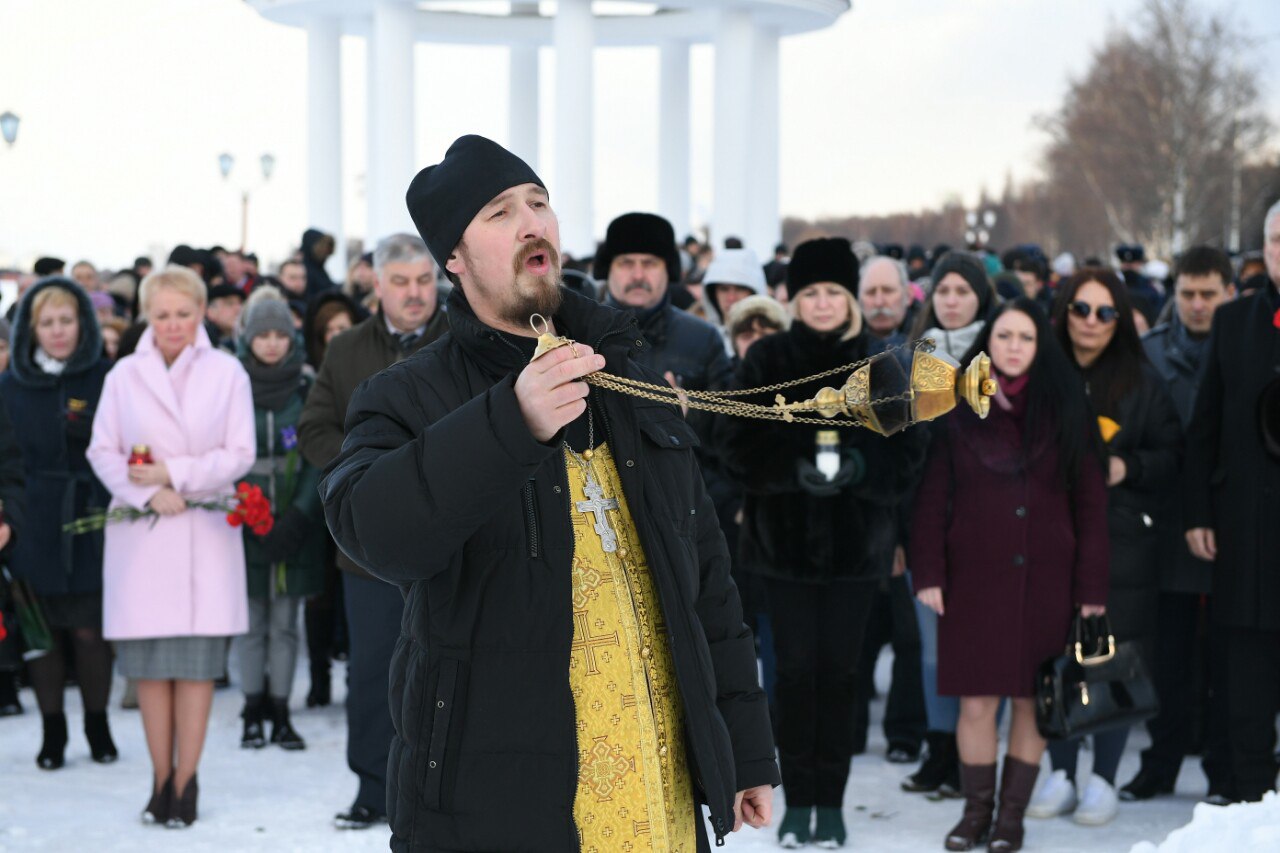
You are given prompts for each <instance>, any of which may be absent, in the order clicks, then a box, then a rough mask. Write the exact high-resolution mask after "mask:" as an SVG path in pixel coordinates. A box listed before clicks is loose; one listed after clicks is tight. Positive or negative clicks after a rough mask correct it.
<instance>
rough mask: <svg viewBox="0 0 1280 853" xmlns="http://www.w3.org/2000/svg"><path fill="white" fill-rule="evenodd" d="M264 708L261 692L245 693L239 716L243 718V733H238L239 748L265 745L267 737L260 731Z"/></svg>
mask: <svg viewBox="0 0 1280 853" xmlns="http://www.w3.org/2000/svg"><path fill="white" fill-rule="evenodd" d="M264 710H265V697H263V695H262V694H261V693H246V694H245V697H244V710H243V711H241V712H240V717H241V718H242V719H243V720H244V734H242V735H240V748H241V749H262V748H263V747H264V746H266V745H267V737H266V735H265V734H263V732H262V716H263V711H264Z"/></svg>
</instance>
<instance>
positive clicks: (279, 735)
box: [271, 696, 307, 750]
mask: <svg viewBox="0 0 1280 853" xmlns="http://www.w3.org/2000/svg"><path fill="white" fill-rule="evenodd" d="M271 742H272V743H278V744H280V746H281V748H283V749H289V750H295V749H306V748H307V743H306V741H304V740H303V739H302V737H301V736H300V735H299V734H298V733H297V732H295V731H294V730H293V726H291V725H290V724H289V700H288V699H278V698H276V697H275V696H272V697H271Z"/></svg>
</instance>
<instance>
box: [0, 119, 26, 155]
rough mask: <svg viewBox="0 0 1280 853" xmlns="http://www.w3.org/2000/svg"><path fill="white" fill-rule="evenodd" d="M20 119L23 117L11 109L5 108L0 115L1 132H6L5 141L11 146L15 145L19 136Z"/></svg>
mask: <svg viewBox="0 0 1280 853" xmlns="http://www.w3.org/2000/svg"><path fill="white" fill-rule="evenodd" d="M20 121H22V119H20V118H18V117H17V116H16V115H14V114H13V113H12V112H10V111H9V110H5V112H4V114H3V115H0V133H3V134H4V141H5V142H6V143H8V144H9V146H10V147H13V143H14V141H15V140H16V139H17V138H18V123H19V122H20Z"/></svg>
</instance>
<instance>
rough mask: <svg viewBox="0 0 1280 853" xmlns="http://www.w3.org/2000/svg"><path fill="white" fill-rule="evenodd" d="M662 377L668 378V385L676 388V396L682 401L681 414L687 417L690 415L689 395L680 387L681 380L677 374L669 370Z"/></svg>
mask: <svg viewBox="0 0 1280 853" xmlns="http://www.w3.org/2000/svg"><path fill="white" fill-rule="evenodd" d="M662 378H663V379H665V380H667V384H668V385H670V386H671V387H672V388H674V389H676V398H677V399H678V400H679V401H680V414H682V415H684V416H685V417H686V418H687V417H689V395H688V394H686V393H685V392H684V389H683V388H681V387H680V382H679V380H678V379H677V378H676V375H675V374H674V373H672V372H671V371H670V370H668V371H667V372H666V373H664V374H662Z"/></svg>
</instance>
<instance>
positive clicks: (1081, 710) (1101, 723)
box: [1036, 613, 1160, 740]
mask: <svg viewBox="0 0 1280 853" xmlns="http://www.w3.org/2000/svg"><path fill="white" fill-rule="evenodd" d="M1159 711H1160V701H1159V699H1158V698H1157V697H1156V688H1155V685H1154V684H1153V683H1152V681H1151V676H1150V675H1149V674H1148V673H1147V668H1146V665H1145V664H1144V663H1143V662H1142V654H1141V652H1140V651H1139V650H1138V644H1137V643H1131V642H1125V643H1117V642H1116V638H1115V635H1114V634H1113V633H1112V632H1111V622H1110V621H1109V620H1108V619H1107V617H1106V616H1091V617H1089V618H1087V619H1086V618H1084V617H1082V616H1080V615H1079V614H1078V613H1077V614H1076V618H1075V620H1074V621H1073V622H1072V623H1071V637H1070V638H1069V640H1068V643H1067V649H1066V652H1065V653H1064V654H1061V655H1059V656H1058V657H1055V658H1050V659H1049V660H1047V661H1045V662H1044V663H1043V664H1041V665H1040V669H1039V671H1038V672H1037V674H1036V728H1038V729H1039V730H1040V735H1041V736H1042V737H1044V738H1046V739H1048V740H1063V739H1066V738H1073V737H1080V736H1082V735H1088V734H1093V733H1094V732H1100V731H1105V730H1107V729H1113V728H1120V727H1122V726H1131V725H1133V724H1134V723H1140V722H1142V721H1143V720H1146V719H1148V718H1150V717H1154V716H1155V715H1156V714H1157V713H1159Z"/></svg>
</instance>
